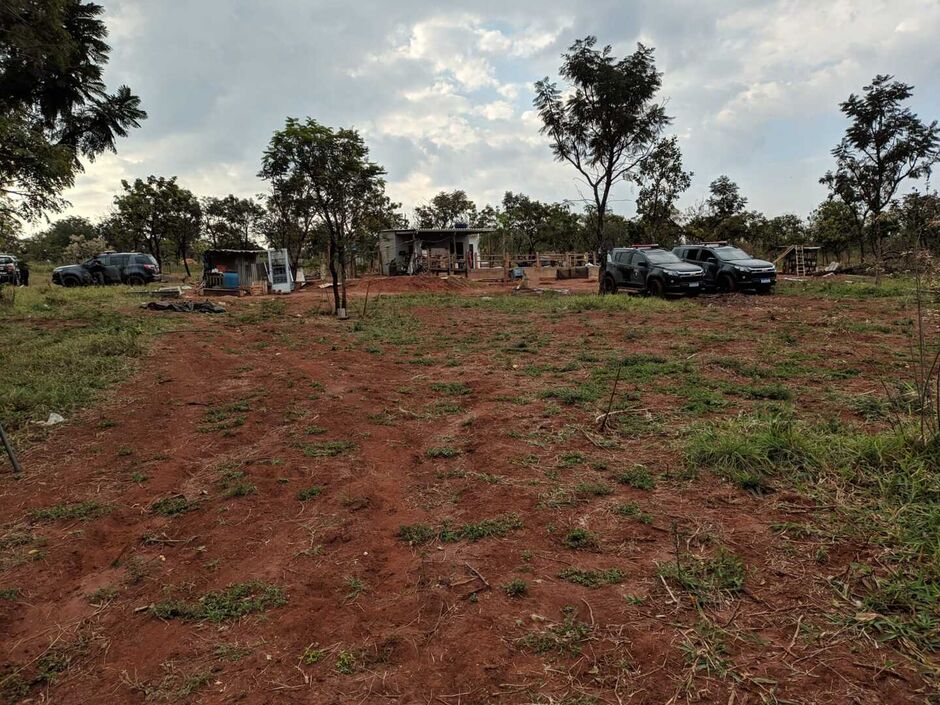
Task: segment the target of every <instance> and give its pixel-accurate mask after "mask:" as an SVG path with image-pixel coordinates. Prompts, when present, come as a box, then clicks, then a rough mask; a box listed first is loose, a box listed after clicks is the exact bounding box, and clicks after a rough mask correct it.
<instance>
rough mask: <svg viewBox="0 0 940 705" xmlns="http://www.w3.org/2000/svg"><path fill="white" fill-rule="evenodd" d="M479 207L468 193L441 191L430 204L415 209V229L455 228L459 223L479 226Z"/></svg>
mask: <svg viewBox="0 0 940 705" xmlns="http://www.w3.org/2000/svg"><path fill="white" fill-rule="evenodd" d="M477 218H478V215H477V206H476V204H475V203H474V202H473V201H472V200H470V198H469V197H468V196H467V194H466V192H464V191H461V190H459V189H456V190H454V191H441V192H440V193H438V194H437V195H436V196H434V198H432V199H431V200H430V201H429V202H428V203H426V204H425V205H423V206H418V207H417V208H415V227H417V228H453V227H454V226H455V225H456V224H457V223H465V224H467V225H476V224H477Z"/></svg>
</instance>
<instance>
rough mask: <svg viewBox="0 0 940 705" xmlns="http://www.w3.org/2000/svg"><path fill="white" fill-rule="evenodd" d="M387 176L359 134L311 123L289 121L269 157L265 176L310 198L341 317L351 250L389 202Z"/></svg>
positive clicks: (267, 152) (273, 142)
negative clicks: (374, 211)
mask: <svg viewBox="0 0 940 705" xmlns="http://www.w3.org/2000/svg"><path fill="white" fill-rule="evenodd" d="M384 174H385V170H384V169H383V168H382V167H380V166H379V165H378V164H376V163H375V162H372V161H370V160H369V149H368V147H366V144H365V142H364V141H363V139H362V137H361V136H360V135H359V133H358V132H356V131H355V130H350V129H343V128H340V129H335V130H334V129H333V128H330V127H327V126H325V125H321V124H320V123H318V122H317V121H316V120H313V119H312V118H307V119H306V120H305V121H300V120H297V119H296V118H288V119H287V123H286V124H285V126H284V128H283V129H281V130H278V131H277V132H275V133H274V136H273V137H272V138H271V142H270V143H269V145H268V148H267V149H266V150H265V152H264V157H263V159H262V168H261V172H260V176H261V177H262V178H264V179H267V180H270V181H271V182H272V185H274V186H275V188H276V187H277V184H278V183H287V184H291V187H292V188H294V189H297V190H298V193H304V194H307V197H308V198H309V203H310V206H311V208H312V212H313V213H312V214H315V216H316V217H317V218H318V219H319V220H321V221H322V223H323V227H324V229H325V230H326V233H327V237H328V240H329V246H328V251H327V255H328V262H329V267H330V274H331V276H332V280H333V301H334V305H335V309H336V311H337V313H338V312H339V311H340V310H341V309H342V310H345V309H346V278H345V277H346V274H345V267H344V264H345V262H346V254H347V249H348V247H349V245H350V242H351V241H352V239H353V238H354V236H355V233H356V232H360V231H361V228H363V227H364V222H365V220H366V218H367V217H368V216H367V214H368V213H369V211H370V204H372V203H374V202H376V201H377V200H378V199H381V198H383V197H384V196H385V181H384V179H383V178H382V177H383V175H384Z"/></svg>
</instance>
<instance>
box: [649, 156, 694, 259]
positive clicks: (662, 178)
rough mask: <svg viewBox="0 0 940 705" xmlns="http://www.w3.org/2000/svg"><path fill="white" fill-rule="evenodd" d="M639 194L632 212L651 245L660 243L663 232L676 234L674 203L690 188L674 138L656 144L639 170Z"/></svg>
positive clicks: (690, 177)
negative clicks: (651, 242)
mask: <svg viewBox="0 0 940 705" xmlns="http://www.w3.org/2000/svg"><path fill="white" fill-rule="evenodd" d="M636 181H637V183H638V184H639V185H640V192H639V194H638V195H637V199H636V212H637V215H639V216H640V224H641V225H642V226H643V228H644V230H646V232H648V233H649V235H650V239H651V240H652V241H653V242H658V241H659V240H660V239H663V237H662V236H663V235H664V234H666V230H667V229H671V230H673V231H676V230H678V226H677V225H676V218H677V216H678V214H679V212H678V210H677V209H676V201H678V200H679V195H680V194H682V193H683V192H685V191H687V190H688V188H689V187H690V186H691V185H692V172H691V171H684V170H683V169H682V152H681V151H680V150H679V140H678V139H677V138H676V137H670V138H668V139H664V140H660V141H659V142H658V143H657V144H656V146H655V147H654V148H653V151H652V152H651V153H650V156H649V159H646V160H645V161H644V162H643V163H642V164H641V165H640V169H639V173H638V174H637V176H636Z"/></svg>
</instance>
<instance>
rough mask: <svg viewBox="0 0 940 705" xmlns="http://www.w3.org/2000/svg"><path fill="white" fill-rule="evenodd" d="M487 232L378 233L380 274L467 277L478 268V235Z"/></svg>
mask: <svg viewBox="0 0 940 705" xmlns="http://www.w3.org/2000/svg"><path fill="white" fill-rule="evenodd" d="M489 232H493V231H492V229H490V228H466V227H457V228H411V229H407V228H406V229H400V230H383V231H381V232H380V233H379V260H380V262H379V263H380V266H381V268H382V274H385V275H396V274H422V273H425V272H430V273H432V274H444V273H446V274H455V273H462V274H464V275H469V272H470V270H471V269H477V268H478V267H479V266H480V235H481V234H483V233H489Z"/></svg>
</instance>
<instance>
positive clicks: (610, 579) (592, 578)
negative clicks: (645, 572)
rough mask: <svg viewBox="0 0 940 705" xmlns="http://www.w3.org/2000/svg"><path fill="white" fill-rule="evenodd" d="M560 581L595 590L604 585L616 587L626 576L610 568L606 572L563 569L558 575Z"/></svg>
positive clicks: (618, 570) (617, 569) (616, 569)
mask: <svg viewBox="0 0 940 705" xmlns="http://www.w3.org/2000/svg"><path fill="white" fill-rule="evenodd" d="M558 577H559V578H561V579H562V580H567V581H568V582H569V583H574V584H575V585H583V586H584V587H587V588H591V589H592V590H596V589H597V588H600V587H604V586H605V585H617V584H619V583H622V582H623V581H624V578H626V575H625V574H624V572H623V571H622V570H620V569H619V568H610V569H608V570H582V569H580V568H565V569H564V570H563V571H561V572H560V573H559V574H558Z"/></svg>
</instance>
